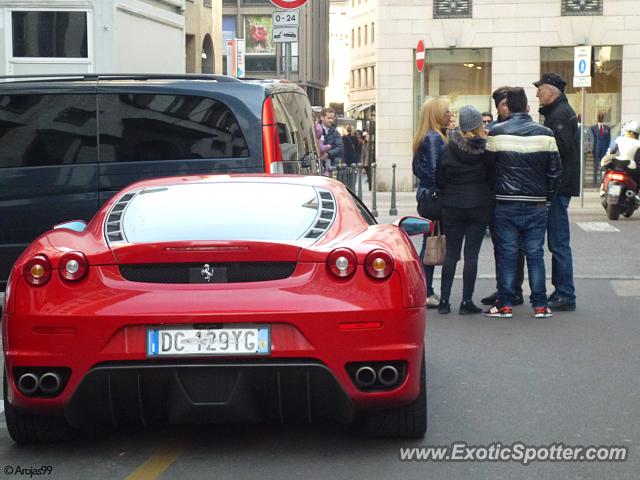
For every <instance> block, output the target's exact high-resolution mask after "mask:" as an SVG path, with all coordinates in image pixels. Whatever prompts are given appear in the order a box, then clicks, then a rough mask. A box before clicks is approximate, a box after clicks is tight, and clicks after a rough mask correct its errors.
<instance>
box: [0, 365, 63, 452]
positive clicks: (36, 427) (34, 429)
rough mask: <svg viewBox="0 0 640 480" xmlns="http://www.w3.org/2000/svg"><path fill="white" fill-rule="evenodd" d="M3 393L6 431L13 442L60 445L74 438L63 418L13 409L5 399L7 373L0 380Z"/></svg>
mask: <svg viewBox="0 0 640 480" xmlns="http://www.w3.org/2000/svg"><path fill="white" fill-rule="evenodd" d="M2 385H3V393H4V415H5V420H6V422H7V429H8V430H9V435H11V438H13V441H14V442H16V443H18V444H21V445H28V444H31V443H60V442H66V441H68V440H71V439H73V438H74V436H75V435H74V434H75V430H74V429H72V428H71V426H70V425H69V424H68V423H67V421H66V420H65V419H64V418H63V417H51V416H45V415H35V414H32V413H26V412H22V411H20V410H18V409H17V408H15V407H14V406H13V405H11V403H9V401H8V399H7V372H6V371H5V372H4V375H3V378H2Z"/></svg>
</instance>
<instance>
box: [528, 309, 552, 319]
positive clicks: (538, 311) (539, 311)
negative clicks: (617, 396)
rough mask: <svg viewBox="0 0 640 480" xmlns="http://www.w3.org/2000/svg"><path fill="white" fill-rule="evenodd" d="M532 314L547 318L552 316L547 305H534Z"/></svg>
mask: <svg viewBox="0 0 640 480" xmlns="http://www.w3.org/2000/svg"><path fill="white" fill-rule="evenodd" d="M533 316H534V317H536V318H548V317H553V312H552V311H551V309H550V308H549V307H535V308H534V309H533Z"/></svg>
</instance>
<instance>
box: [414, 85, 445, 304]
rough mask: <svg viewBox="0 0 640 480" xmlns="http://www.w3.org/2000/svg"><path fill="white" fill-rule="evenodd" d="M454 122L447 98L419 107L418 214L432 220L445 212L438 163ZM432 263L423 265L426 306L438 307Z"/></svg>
mask: <svg viewBox="0 0 640 480" xmlns="http://www.w3.org/2000/svg"><path fill="white" fill-rule="evenodd" d="M450 122H451V113H450V112H449V101H448V100H447V99H445V98H441V97H437V98H430V99H429V100H427V101H426V102H424V103H423V104H422V107H421V108H420V123H419V125H418V131H417V132H416V134H415V136H414V137H413V164H412V167H413V173H414V175H415V176H416V177H418V180H419V183H418V191H417V192H416V200H417V201H418V213H419V214H420V215H421V216H423V217H425V218H428V219H430V220H435V221H440V220H441V219H442V218H441V216H442V212H440V211H439V208H438V206H437V205H438V204H437V202H436V165H437V162H438V157H439V156H440V153H441V152H442V149H443V148H444V146H445V145H446V143H447V126H448V125H449V123H450ZM425 246H426V238H425V241H424V242H423V243H422V251H421V252H420V258H422V257H423V255H424V249H425ZM434 271H435V267H434V266H433V265H424V275H425V278H426V280H427V296H428V298H427V307H428V308H437V307H438V305H439V304H440V298H439V297H438V296H437V295H436V294H435V291H434V290H433V274H434Z"/></svg>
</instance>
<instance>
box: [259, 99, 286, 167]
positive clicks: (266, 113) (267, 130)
mask: <svg viewBox="0 0 640 480" xmlns="http://www.w3.org/2000/svg"><path fill="white" fill-rule="evenodd" d="M262 154H263V156H264V172H265V173H284V166H283V164H282V149H281V148H280V136H279V134H278V123H277V122H276V111H275V109H274V108H273V100H272V99H271V97H267V98H266V99H265V100H264V103H263V104H262Z"/></svg>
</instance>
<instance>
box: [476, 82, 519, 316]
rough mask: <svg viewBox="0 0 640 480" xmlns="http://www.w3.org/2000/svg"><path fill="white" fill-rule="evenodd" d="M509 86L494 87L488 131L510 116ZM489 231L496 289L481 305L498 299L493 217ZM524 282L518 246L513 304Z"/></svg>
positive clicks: (496, 250) (482, 300)
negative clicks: (493, 116)
mask: <svg viewBox="0 0 640 480" xmlns="http://www.w3.org/2000/svg"><path fill="white" fill-rule="evenodd" d="M510 88H511V87H507V86H503V87H498V88H496V89H495V90H494V91H493V93H492V94H491V97H492V98H493V101H494V103H495V105H496V110H497V111H498V118H496V120H495V121H493V122H491V123H489V124H488V125H487V126H486V127H485V128H486V129H487V130H488V131H491V129H492V128H493V127H495V126H496V125H499V124H500V123H502V122H506V121H507V120H509V118H511V112H510V111H509V106H508V105H507V92H508V91H509V89H510ZM489 233H490V235H491V242H492V243H493V259H494V262H495V266H496V289H495V291H494V292H493V293H492V294H491V295H488V296H486V297H484V298H483V299H481V300H480V302H481V303H482V304H483V305H495V304H496V302H497V301H498V286H499V284H500V279H499V278H498V272H499V271H500V267H499V265H498V263H499V261H500V256H499V255H498V237H497V236H496V232H495V228H494V225H493V219H492V221H491V222H490V223H489ZM523 283H524V251H523V250H522V248H520V252H519V253H518V267H517V269H516V277H515V280H514V285H513V288H514V291H515V296H514V297H513V306H516V305H522V304H523V303H524V297H523V295H522V284H523Z"/></svg>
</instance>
